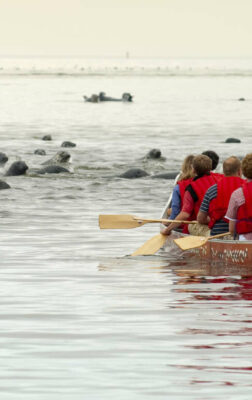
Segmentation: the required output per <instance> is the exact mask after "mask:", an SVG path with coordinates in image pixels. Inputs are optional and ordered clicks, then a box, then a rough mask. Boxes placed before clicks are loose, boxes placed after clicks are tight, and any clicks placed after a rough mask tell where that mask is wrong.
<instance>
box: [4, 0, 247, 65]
mask: <svg viewBox="0 0 252 400" xmlns="http://www.w3.org/2000/svg"><path fill="white" fill-rule="evenodd" d="M251 16H252V0H0V56H6V55H13V56H14V55H15V56H27V55H35V56H37V55H43V56H66V55H68V56H99V57H124V56H125V54H126V52H129V54H130V56H131V57H252V45H251V42H250V40H251V39H252V22H251V18H252V17H251Z"/></svg>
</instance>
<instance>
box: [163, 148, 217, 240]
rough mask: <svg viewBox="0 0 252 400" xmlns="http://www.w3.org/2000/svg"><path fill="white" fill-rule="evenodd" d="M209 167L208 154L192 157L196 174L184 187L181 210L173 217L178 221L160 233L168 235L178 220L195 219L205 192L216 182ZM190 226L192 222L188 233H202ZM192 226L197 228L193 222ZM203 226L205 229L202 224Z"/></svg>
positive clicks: (210, 166)
mask: <svg viewBox="0 0 252 400" xmlns="http://www.w3.org/2000/svg"><path fill="white" fill-rule="evenodd" d="M211 168H212V160H211V159H210V158H209V157H208V156H206V155H203V154H200V155H198V156H196V157H195V158H194V160H193V170H194V172H195V175H196V176H195V177H194V178H193V180H192V182H191V183H190V184H189V185H188V186H187V187H186V190H185V194H184V198H183V207H182V210H181V212H180V213H179V214H178V215H177V217H176V218H175V219H176V220H177V221H178V222H172V223H171V224H169V225H168V226H167V228H164V229H162V230H161V233H163V234H164V235H169V234H170V233H171V231H172V229H175V228H177V227H179V226H180V224H181V223H180V222H179V221H183V220H185V221H189V220H193V219H196V216H197V214H198V211H199V208H200V205H201V202H202V200H203V198H204V195H205V192H206V191H207V189H208V188H209V187H210V186H212V185H214V184H215V183H216V182H217V180H216V178H215V177H214V176H213V175H211V174H210V171H211ZM192 227H193V224H191V225H189V232H190V233H192V231H193V234H194V235H196V234H198V235H200V234H202V232H201V230H196V231H195V230H194V228H192ZM194 227H197V228H199V227H198V225H197V224H195V225H194ZM203 228H204V229H205V226H204V225H203Z"/></svg>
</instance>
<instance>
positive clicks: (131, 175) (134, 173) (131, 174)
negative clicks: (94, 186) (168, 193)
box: [119, 168, 149, 179]
mask: <svg viewBox="0 0 252 400" xmlns="http://www.w3.org/2000/svg"><path fill="white" fill-rule="evenodd" d="M144 176H149V174H148V173H147V172H145V171H144V170H142V169H141V168H131V169H129V170H128V171H126V172H124V173H123V174H121V175H119V178H126V179H135V178H143V177H144Z"/></svg>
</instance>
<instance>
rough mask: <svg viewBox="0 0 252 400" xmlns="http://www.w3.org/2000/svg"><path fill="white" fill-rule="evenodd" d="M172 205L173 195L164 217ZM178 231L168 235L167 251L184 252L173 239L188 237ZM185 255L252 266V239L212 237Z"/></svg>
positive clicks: (164, 248)
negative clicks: (240, 239)
mask: <svg viewBox="0 0 252 400" xmlns="http://www.w3.org/2000/svg"><path fill="white" fill-rule="evenodd" d="M170 206H171V196H170V197H169V199H168V201H167V203H166V205H165V208H164V210H163V212H162V218H167V210H168V208H169V207H170ZM187 236H188V235H187V234H183V233H181V232H178V231H172V234H171V235H169V236H168V237H167V240H166V243H165V245H164V247H163V250H164V251H165V252H167V251H169V252H170V251H171V249H172V248H173V249H175V248H176V249H177V250H178V251H180V252H181V253H182V250H180V249H179V248H178V247H177V245H176V244H175V243H174V242H173V239H178V238H182V237H187ZM183 253H184V254H185V256H196V257H197V258H198V259H199V260H200V261H207V262H210V263H211V264H212V263H216V264H217V263H218V264H222V265H236V266H244V267H252V241H249V240H248V241H239V240H224V239H212V240H208V241H207V242H206V244H204V245H203V246H201V247H198V248H195V249H191V250H187V251H184V252H183Z"/></svg>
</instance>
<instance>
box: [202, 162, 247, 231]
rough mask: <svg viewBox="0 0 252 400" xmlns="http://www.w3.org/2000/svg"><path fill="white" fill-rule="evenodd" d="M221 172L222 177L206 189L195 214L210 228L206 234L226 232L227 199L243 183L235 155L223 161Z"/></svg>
mask: <svg viewBox="0 0 252 400" xmlns="http://www.w3.org/2000/svg"><path fill="white" fill-rule="evenodd" d="M223 172H224V176H223V177H222V179H221V180H220V181H218V182H217V184H215V185H213V186H211V187H210V188H209V189H208V190H207V192H206V194H205V196H204V199H203V201H202V203H201V206H200V210H199V212H198V215H197V221H198V222H199V223H200V224H205V225H208V227H209V229H210V230H211V232H206V234H207V235H209V234H211V235H217V234H219V233H224V232H228V221H227V220H225V219H224V216H225V214H226V212H227V208H228V203H229V199H230V197H231V194H232V193H233V191H234V190H236V189H237V188H239V187H241V186H242V184H243V183H244V179H242V178H241V175H242V172H241V162H240V160H239V159H238V158H237V157H235V156H231V157H229V158H227V159H226V160H225V161H224V162H223Z"/></svg>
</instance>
